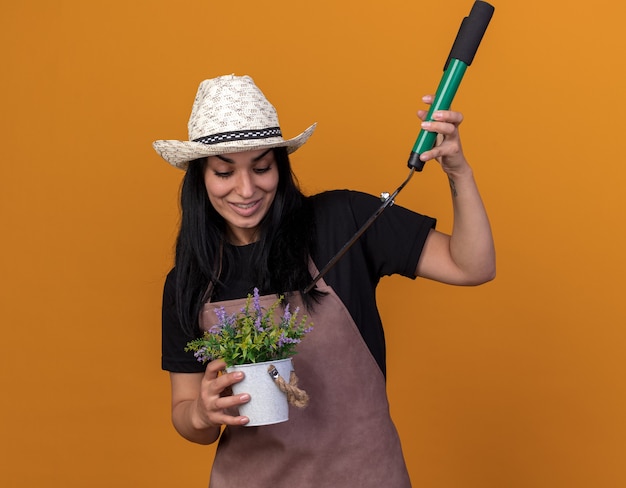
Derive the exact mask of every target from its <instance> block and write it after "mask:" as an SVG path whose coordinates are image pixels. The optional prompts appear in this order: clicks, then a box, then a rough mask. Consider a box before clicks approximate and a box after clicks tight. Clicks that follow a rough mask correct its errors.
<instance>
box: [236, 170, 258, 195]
mask: <svg viewBox="0 0 626 488" xmlns="http://www.w3.org/2000/svg"><path fill="white" fill-rule="evenodd" d="M236 191H237V194H238V195H239V196H241V197H242V198H250V197H252V196H253V195H254V181H253V177H252V175H251V174H250V173H249V172H248V171H242V172H240V173H239V179H238V180H237V188H236Z"/></svg>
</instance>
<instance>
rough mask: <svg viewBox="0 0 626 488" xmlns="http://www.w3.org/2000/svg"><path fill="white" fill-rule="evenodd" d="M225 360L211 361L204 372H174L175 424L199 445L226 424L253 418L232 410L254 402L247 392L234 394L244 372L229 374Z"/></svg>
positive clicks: (184, 435)
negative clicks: (233, 386) (234, 387)
mask: <svg viewBox="0 0 626 488" xmlns="http://www.w3.org/2000/svg"><path fill="white" fill-rule="evenodd" d="M225 368H226V363H225V362H224V361H222V360H221V359H218V360H215V361H211V362H210V363H208V364H207V368H206V371H205V372H204V373H170V379H171V384H172V423H173V424H174V427H175V428H176V430H177V431H178V433H179V434H180V435H182V436H183V437H184V438H185V439H187V440H190V441H192V442H196V443H198V444H211V443H213V442H215V441H216V440H217V439H218V438H219V435H220V430H221V426H222V425H245V424H247V423H248V422H249V421H250V420H249V419H248V417H245V416H241V415H237V416H234V415H230V414H229V412H228V410H229V409H231V408H233V407H238V406H239V405H242V404H244V403H246V402H248V401H250V395H248V394H246V393H242V394H238V395H232V394H231V393H230V389H231V387H232V385H234V384H235V383H238V382H240V381H241V380H243V373H241V372H233V373H225V372H224V370H225Z"/></svg>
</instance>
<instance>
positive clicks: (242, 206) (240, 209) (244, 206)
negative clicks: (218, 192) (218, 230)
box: [230, 199, 261, 217]
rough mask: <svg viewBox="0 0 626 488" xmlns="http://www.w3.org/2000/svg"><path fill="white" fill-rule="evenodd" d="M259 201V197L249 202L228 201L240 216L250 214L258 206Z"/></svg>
mask: <svg viewBox="0 0 626 488" xmlns="http://www.w3.org/2000/svg"><path fill="white" fill-rule="evenodd" d="M260 203H261V199H259V200H255V201H254V202H250V203H233V202H230V206H231V207H232V208H233V209H234V210H235V212H237V213H238V214H239V215H241V216H242V217H249V216H250V215H252V214H254V212H255V211H256V209H257V208H258V207H259V205H260Z"/></svg>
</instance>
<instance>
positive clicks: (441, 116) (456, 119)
mask: <svg viewBox="0 0 626 488" xmlns="http://www.w3.org/2000/svg"><path fill="white" fill-rule="evenodd" d="M432 118H433V120H436V121H440V122H448V123H450V124H454V125H459V124H460V123H461V122H463V114H462V113H461V112H454V111H452V110H436V111H435V112H433V116H432Z"/></svg>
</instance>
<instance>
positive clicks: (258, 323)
mask: <svg viewBox="0 0 626 488" xmlns="http://www.w3.org/2000/svg"><path fill="white" fill-rule="evenodd" d="M261 318H262V317H261V316H260V315H258V316H257V318H256V320H255V321H254V328H255V329H256V330H257V331H258V332H265V329H263V326H262V325H261Z"/></svg>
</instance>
